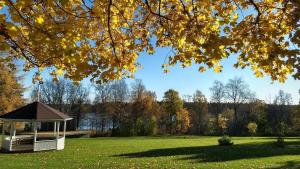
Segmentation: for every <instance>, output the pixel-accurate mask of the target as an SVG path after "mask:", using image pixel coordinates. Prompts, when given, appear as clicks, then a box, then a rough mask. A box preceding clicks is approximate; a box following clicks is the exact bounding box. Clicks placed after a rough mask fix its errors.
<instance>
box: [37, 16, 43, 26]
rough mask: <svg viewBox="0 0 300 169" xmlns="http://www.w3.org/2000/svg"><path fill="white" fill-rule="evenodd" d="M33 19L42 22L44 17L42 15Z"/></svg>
mask: <svg viewBox="0 0 300 169" xmlns="http://www.w3.org/2000/svg"><path fill="white" fill-rule="evenodd" d="M35 21H36V22H37V23H39V24H42V23H44V18H43V17H42V16H39V17H37V18H36V19H35Z"/></svg>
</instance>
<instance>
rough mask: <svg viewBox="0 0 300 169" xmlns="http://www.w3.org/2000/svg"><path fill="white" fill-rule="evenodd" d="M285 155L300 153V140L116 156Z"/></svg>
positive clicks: (207, 158)
mask: <svg viewBox="0 0 300 169" xmlns="http://www.w3.org/2000/svg"><path fill="white" fill-rule="evenodd" d="M283 155H300V141H290V142H288V143H287V146H286V147H285V148H278V147H275V146H274V143H273V142H267V143H251V144H250V143H249V144H238V145H233V146H218V145H215V146H198V147H176V148H163V149H153V150H149V151H144V152H137V153H128V154H119V155H115V156H117V157H125V158H144V157H167V156H175V157H176V156H181V157H179V159H182V160H191V159H193V160H196V161H199V162H222V161H232V160H240V159H254V158H263V157H272V156H283ZM182 156H184V157H182Z"/></svg>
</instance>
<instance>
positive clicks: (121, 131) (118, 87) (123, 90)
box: [110, 80, 131, 135]
mask: <svg viewBox="0 0 300 169" xmlns="http://www.w3.org/2000/svg"><path fill="white" fill-rule="evenodd" d="M111 92H112V100H111V104H112V107H111V114H110V116H111V117H112V135H130V130H129V129H130V128H131V124H130V122H131V120H130V114H129V111H128V110H127V107H126V105H127V103H128V101H129V89H128V85H127V83H126V82H125V80H118V81H114V82H112V85H111Z"/></svg>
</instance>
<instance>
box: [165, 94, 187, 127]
mask: <svg viewBox="0 0 300 169" xmlns="http://www.w3.org/2000/svg"><path fill="white" fill-rule="evenodd" d="M162 108H163V110H164V113H165V120H164V121H165V124H166V129H167V132H169V133H174V132H175V127H176V115H178V112H180V111H181V110H182V108H183V102H182V100H181V99H180V97H179V93H178V92H177V91H175V90H173V89H169V90H168V91H166V92H165V94H164V97H163V101H162Z"/></svg>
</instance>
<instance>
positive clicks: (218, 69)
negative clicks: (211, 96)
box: [214, 63, 222, 73]
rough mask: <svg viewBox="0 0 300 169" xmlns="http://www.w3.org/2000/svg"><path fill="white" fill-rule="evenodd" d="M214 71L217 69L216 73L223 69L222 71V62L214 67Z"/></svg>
mask: <svg viewBox="0 0 300 169" xmlns="http://www.w3.org/2000/svg"><path fill="white" fill-rule="evenodd" d="M214 71H215V72H216V73H219V72H221V71H222V65H220V64H219V63H218V65H217V66H216V67H215V68H214Z"/></svg>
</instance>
